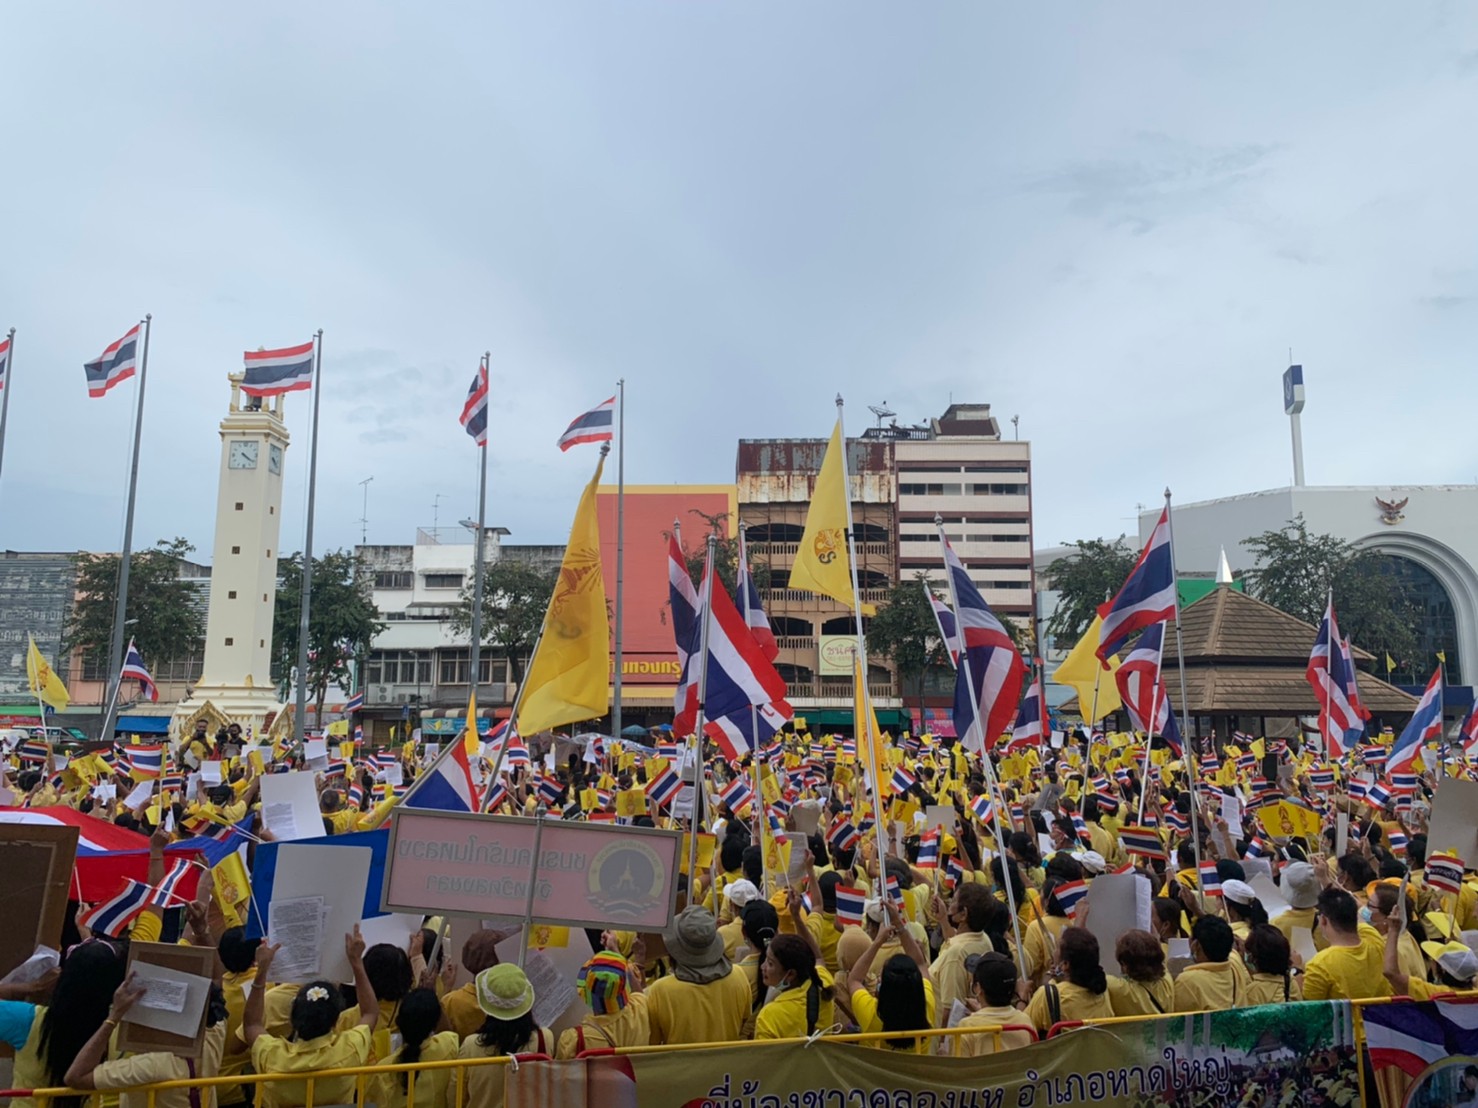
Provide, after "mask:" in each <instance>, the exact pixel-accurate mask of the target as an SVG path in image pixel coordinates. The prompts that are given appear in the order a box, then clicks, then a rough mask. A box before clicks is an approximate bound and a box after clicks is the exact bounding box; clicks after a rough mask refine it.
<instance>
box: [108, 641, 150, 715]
mask: <svg viewBox="0 0 1478 1108" xmlns="http://www.w3.org/2000/svg"><path fill="white" fill-rule="evenodd" d="M118 680H120V681H137V682H138V683H139V694H140V695H141V696H144V697H146V698H147V699H149V700H152V701H156V702H157V701H158V700H159V689H158V687H157V686H156V685H155V684H154V678H152V677H150V676H149V671H148V670H147V669H145V668H144V656H143V655H142V654H140V653H139V648H138V647H137V646H135V645H134V641H133V640H132V639H129V640H128V651H127V652H126V653H125V654H124V655H123V669H122V671H121V672H119V674H118Z"/></svg>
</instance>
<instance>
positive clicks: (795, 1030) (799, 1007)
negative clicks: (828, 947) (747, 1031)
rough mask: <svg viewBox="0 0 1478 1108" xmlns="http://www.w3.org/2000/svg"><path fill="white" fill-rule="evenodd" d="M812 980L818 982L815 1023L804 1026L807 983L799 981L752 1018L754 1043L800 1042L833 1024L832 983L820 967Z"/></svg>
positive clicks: (830, 976)
mask: <svg viewBox="0 0 1478 1108" xmlns="http://www.w3.org/2000/svg"><path fill="white" fill-rule="evenodd" d="M816 976H818V977H819V978H820V979H821V989H820V994H821V995H820V997H819V998H818V999H819V1000H820V1003H819V1004H818V1005H817V1009H816V1023H815V1025H814V1026H813V1027H810V1028H808V1027H807V1026H806V997H807V994H808V993H809V992H810V990H811V983H810V981H802V982H801V983H800V984H798V985H796V986H795V987H794V988H790V989H786V990H785V991H784V992H782V993H779V994H778V995H777V996H776V997H775V999H774V1000H772V1001H770V1003H768V1004H766V1005H765V1006H764V1007H763V1008H761V1009H760V1010H759V1014H758V1015H757V1016H755V1018H754V1037H755V1038H756V1039H804V1038H805V1037H806V1036H807V1035H809V1034H811V1033H812V1032H813V1031H821V1030H825V1029H826V1028H828V1027H830V1026H831V1025H832V1024H833V1023H835V1022H836V1008H835V1007H834V1006H833V1004H832V1000H831V997H832V985H833V983H834V981H835V979H834V978H833V977H832V975H831V973H830V972H828V971H827V969H826V968H825V967H824V966H817V967H816Z"/></svg>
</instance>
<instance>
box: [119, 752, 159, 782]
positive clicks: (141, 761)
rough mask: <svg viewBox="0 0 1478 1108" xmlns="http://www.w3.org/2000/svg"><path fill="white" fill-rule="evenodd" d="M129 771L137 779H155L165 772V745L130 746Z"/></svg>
mask: <svg viewBox="0 0 1478 1108" xmlns="http://www.w3.org/2000/svg"><path fill="white" fill-rule="evenodd" d="M127 752H128V772H129V774H130V775H131V776H132V777H133V779H134V780H135V781H153V780H155V779H156V778H158V777H160V776H162V775H163V773H164V747H162V746H130V747H128V750H127Z"/></svg>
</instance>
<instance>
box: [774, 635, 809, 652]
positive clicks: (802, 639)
mask: <svg viewBox="0 0 1478 1108" xmlns="http://www.w3.org/2000/svg"><path fill="white" fill-rule="evenodd" d="M775 645H776V646H778V647H779V648H780V649H781V650H815V649H816V638H815V636H814V635H777V636H776V637H775Z"/></svg>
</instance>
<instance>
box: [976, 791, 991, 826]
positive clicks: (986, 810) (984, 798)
mask: <svg viewBox="0 0 1478 1108" xmlns="http://www.w3.org/2000/svg"><path fill="white" fill-rule="evenodd" d="M995 810H996V806H995V803H994V802H993V801H992V800H991V798H990V797H989V796H988V795H987V794H986V793H981V794H980V795H979V796H977V797H976V798H975V799H974V800H972V801H970V811H972V812H974V813H975V818H976V819H978V820H979V821H980V824H981V826H982V827H983V826H985V825H986V824H987V823H989V822H990V819H991V816H992V815H994V814H995Z"/></svg>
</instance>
